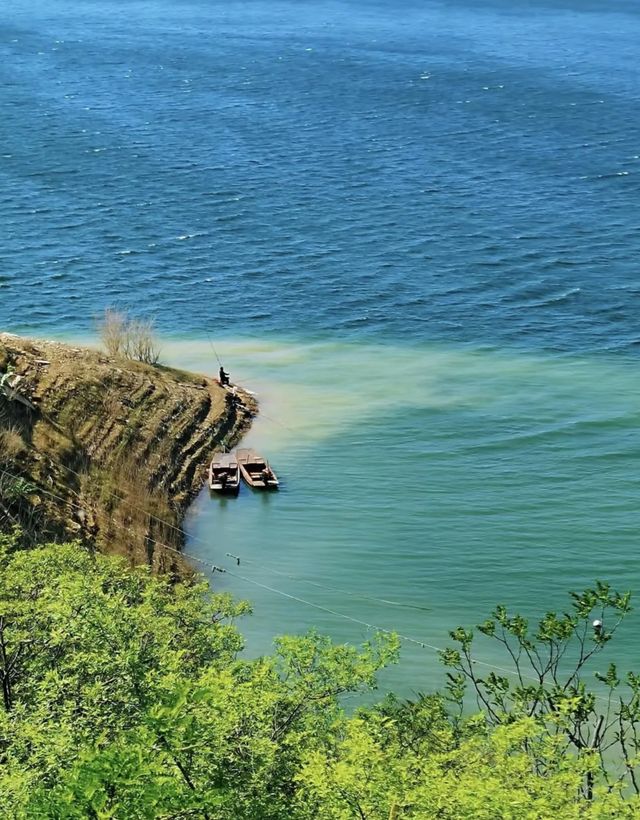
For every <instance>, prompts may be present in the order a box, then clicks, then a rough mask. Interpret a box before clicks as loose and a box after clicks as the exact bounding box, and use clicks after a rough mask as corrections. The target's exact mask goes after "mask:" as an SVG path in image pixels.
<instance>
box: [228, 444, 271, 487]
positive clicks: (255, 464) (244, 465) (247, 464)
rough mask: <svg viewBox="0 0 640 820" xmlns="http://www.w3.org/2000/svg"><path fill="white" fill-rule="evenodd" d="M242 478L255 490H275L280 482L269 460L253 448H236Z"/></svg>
mask: <svg viewBox="0 0 640 820" xmlns="http://www.w3.org/2000/svg"><path fill="white" fill-rule="evenodd" d="M236 457H237V459H238V464H239V466H240V473H241V475H242V478H243V479H244V480H245V481H246V483H247V484H248V485H249V486H250V487H254V488H255V489H256V490H277V489H278V487H279V484H280V482H279V481H278V478H277V476H276V474H275V473H274V472H273V470H272V469H271V467H270V466H269V462H268V461H267V460H266V459H265V458H263V457H262V456H261V455H260V454H259V453H256V451H255V450H236Z"/></svg>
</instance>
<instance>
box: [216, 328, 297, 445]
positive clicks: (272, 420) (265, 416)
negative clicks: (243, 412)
mask: <svg viewBox="0 0 640 820" xmlns="http://www.w3.org/2000/svg"><path fill="white" fill-rule="evenodd" d="M205 332H206V334H207V339H208V340H209V344H210V345H211V348H212V350H213V352H214V353H215V356H216V359H217V360H218V364H219V365H220V367H223V364H222V362H221V361H220V356H218V351H217V350H216V346H215V345H214V343H213V339H212V338H211V334H210V333H209V331H205ZM260 415H261V416H262V418H264V419H266V420H267V421H270V422H272V423H273V424H277V425H278V426H279V427H282V428H283V429H284V430H291V428H290V427H287V426H286V424H282V422H279V421H278V420H277V419H272V418H271V417H270V416H267V415H265V414H264V413H262V412H261V413H260Z"/></svg>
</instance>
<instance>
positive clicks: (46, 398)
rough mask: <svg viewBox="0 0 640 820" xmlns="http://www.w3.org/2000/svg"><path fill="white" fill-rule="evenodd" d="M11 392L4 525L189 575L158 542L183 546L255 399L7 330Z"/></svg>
mask: <svg viewBox="0 0 640 820" xmlns="http://www.w3.org/2000/svg"><path fill="white" fill-rule="evenodd" d="M0 384H1V385H2V387H0V470H1V471H2V472H0V527H2V528H4V529H6V528H7V527H10V526H12V525H13V524H15V523H19V524H20V525H21V526H22V528H23V529H24V531H25V539H26V540H27V542H28V541H29V539H32V540H35V538H36V533H37V534H38V540H42V538H43V536H44V537H45V538H48V539H49V540H62V539H68V538H69V537H70V536H72V537H77V538H81V539H83V540H87V541H90V542H91V543H94V544H95V545H96V546H97V548H98V549H100V550H102V551H105V552H111V553H114V552H116V553H120V554H123V555H126V556H128V557H129V559H130V560H131V561H132V563H143V562H147V563H149V564H150V565H151V566H153V567H154V569H156V570H159V571H169V572H174V571H178V572H180V571H184V568H185V567H184V564H183V562H182V559H181V558H180V557H179V556H176V554H175V553H174V552H172V551H171V550H169V549H164V548H162V547H161V546H160V544H159V543H158V542H160V543H162V544H166V545H168V546H169V547H173V548H179V547H180V546H181V543H182V538H181V534H180V532H179V531H178V529H177V528H179V526H180V523H181V521H182V517H183V515H184V512H185V510H186V507H187V504H188V503H189V501H190V500H191V498H192V497H193V496H194V494H195V493H196V492H197V491H198V490H199V489H200V488H201V486H202V483H203V480H204V478H205V472H206V467H207V464H208V461H209V459H210V457H211V454H212V452H213V451H214V450H215V449H220V448H221V447H222V446H226V447H231V446H233V445H234V444H235V443H236V442H237V441H238V440H239V438H240V436H241V435H242V433H243V432H244V430H245V429H246V428H247V427H248V426H249V424H250V421H251V418H252V416H253V414H254V413H255V410H256V406H255V402H253V400H252V399H251V397H250V396H248V395H247V394H245V393H244V392H243V391H241V390H238V391H237V397H236V398H234V397H233V394H232V393H231V392H230V391H228V390H225V389H223V388H221V387H220V386H219V385H218V384H217V383H216V382H214V381H212V380H210V379H206V378H204V377H202V376H197V375H194V374H190V373H186V372H184V371H178V370H174V369H171V368H165V367H162V366H158V365H156V366H149V365H144V364H140V363H137V362H131V361H123V360H114V359H110V358H108V357H107V356H105V355H103V354H101V353H99V352H97V351H94V350H86V349H81V348H75V347H69V346H67V345H63V344H60V343H58V342H48V341H46V342H45V341H36V340H30V339H22V338H19V337H17V336H13V335H10V334H2V333H0ZM165 522H166V523H165ZM167 523H168V525H169V526H167Z"/></svg>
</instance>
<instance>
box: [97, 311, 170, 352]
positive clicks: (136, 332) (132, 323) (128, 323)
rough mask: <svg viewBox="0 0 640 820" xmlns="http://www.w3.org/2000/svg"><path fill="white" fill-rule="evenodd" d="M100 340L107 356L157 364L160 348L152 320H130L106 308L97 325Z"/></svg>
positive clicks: (119, 312)
mask: <svg viewBox="0 0 640 820" xmlns="http://www.w3.org/2000/svg"><path fill="white" fill-rule="evenodd" d="M99 331H100V338H101V339H102V344H103V345H104V347H105V350H106V351H107V353H108V354H109V356H114V357H118V356H122V357H124V358H125V359H135V360H136V361H138V362H144V363H145V364H157V363H158V359H159V358H160V348H159V347H158V341H157V339H156V334H155V327H154V323H153V320H152V319H132V318H130V317H129V316H128V315H127V314H126V313H123V312H122V311H119V310H114V309H113V308H107V309H106V310H105V312H104V317H103V319H102V321H101V322H100V325H99Z"/></svg>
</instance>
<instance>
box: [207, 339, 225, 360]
mask: <svg viewBox="0 0 640 820" xmlns="http://www.w3.org/2000/svg"><path fill="white" fill-rule="evenodd" d="M207 339H209V344H210V345H211V347H212V348H213V352H214V353H215V354H216V359H217V360H218V364H219V365H220V367H222V362H221V361H220V356H218V351H217V350H216V346H215V345H214V343H213V340H212V338H211V336H210V335H209V332H208V331H207Z"/></svg>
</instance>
